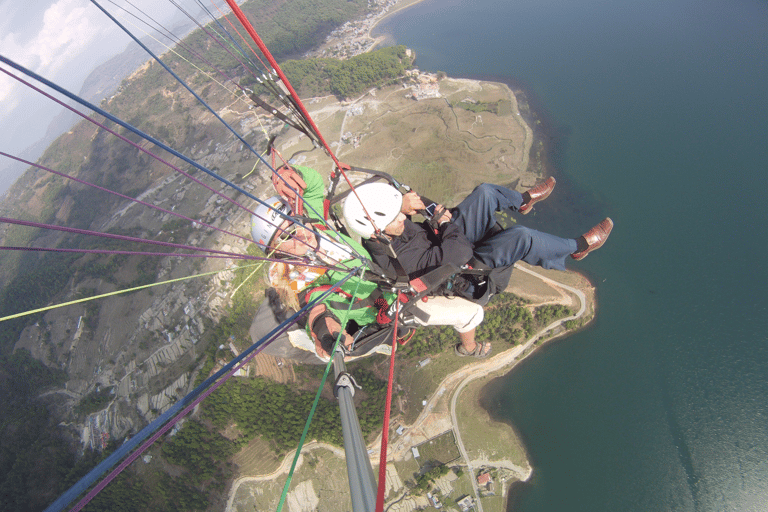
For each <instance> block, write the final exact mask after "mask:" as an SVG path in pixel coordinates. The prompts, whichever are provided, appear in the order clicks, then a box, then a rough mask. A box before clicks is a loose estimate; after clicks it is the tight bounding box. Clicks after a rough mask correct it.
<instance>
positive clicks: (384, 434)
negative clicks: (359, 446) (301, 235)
mask: <svg viewBox="0 0 768 512" xmlns="http://www.w3.org/2000/svg"><path fill="white" fill-rule="evenodd" d="M395 300H396V301H397V309H396V310H395V322H394V326H395V331H394V332H393V333H392V354H390V357H389V380H388V382H387V399H386V404H385V405H384V425H383V426H382V428H381V449H380V450H379V489H378V495H377V497H376V512H382V511H383V510H384V493H385V491H386V487H387V486H386V483H387V444H388V443H389V412H390V410H391V409H392V383H393V382H394V380H395V352H396V349H397V319H398V318H399V316H400V299H399V298H395Z"/></svg>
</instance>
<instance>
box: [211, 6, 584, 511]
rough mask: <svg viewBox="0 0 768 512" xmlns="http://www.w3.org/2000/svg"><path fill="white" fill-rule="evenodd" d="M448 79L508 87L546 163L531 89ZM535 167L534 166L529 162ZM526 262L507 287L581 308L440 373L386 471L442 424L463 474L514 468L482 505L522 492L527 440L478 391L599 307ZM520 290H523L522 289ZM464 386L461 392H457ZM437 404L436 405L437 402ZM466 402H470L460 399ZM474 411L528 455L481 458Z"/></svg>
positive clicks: (532, 147) (375, 454)
mask: <svg viewBox="0 0 768 512" xmlns="http://www.w3.org/2000/svg"><path fill="white" fill-rule="evenodd" d="M422 1H424V0H410V1H409V0H404V1H402V2H398V3H397V4H395V5H393V6H392V8H391V10H388V11H386V12H384V13H382V15H381V17H380V18H379V19H377V20H375V22H374V23H373V24H372V25H371V26H370V27H369V28H368V29H367V31H366V33H365V36H366V37H367V38H368V39H369V40H370V41H372V44H371V45H370V47H369V48H368V49H366V50H365V52H368V51H371V50H373V49H375V48H376V47H378V46H379V45H380V44H381V42H382V41H384V40H385V39H386V37H387V36H386V35H381V36H378V37H373V36H372V32H374V31H375V29H376V28H378V27H379V26H380V24H381V23H382V22H383V21H384V20H387V19H388V18H389V17H390V16H392V15H394V14H395V13H398V12H400V11H403V10H405V9H407V8H409V7H412V6H414V5H416V4H418V3H421V2H422ZM327 43H329V42H328V41H327V42H326V44H327ZM362 53H364V52H362ZM449 78H450V79H452V80H460V81H464V80H466V81H473V82H493V83H496V84H500V85H501V86H503V88H504V89H506V91H507V93H508V94H509V96H511V97H512V98H513V102H514V106H513V107H514V110H516V111H517V113H518V115H519V117H518V118H519V119H520V120H521V121H522V124H523V125H525V127H526V132H527V135H526V139H528V141H529V142H528V144H526V146H527V148H526V151H525V160H526V169H527V170H528V171H533V172H535V173H536V174H537V175H539V176H541V175H542V173H543V172H544V171H545V170H546V169H545V167H546V163H547V162H546V157H544V155H543V153H546V148H544V147H543V146H542V145H541V144H540V143H537V140H540V137H539V136H540V135H541V134H540V133H539V131H538V130H535V129H534V126H535V124H534V121H535V119H536V116H535V115H534V112H533V109H532V108H531V103H532V102H531V100H530V99H529V94H527V93H526V92H525V90H524V89H523V88H521V87H518V84H516V83H514V82H510V80H509V79H508V78H507V79H501V77H495V78H490V77H484V78H477V77H460V78H455V77H449ZM516 91H520V92H522V94H523V95H524V96H523V99H522V101H523V103H524V112H522V111H521V109H520V104H519V102H518V98H517V92H516ZM534 103H535V102H534ZM345 119H346V118H345ZM342 128H343V125H342ZM342 131H343V130H342ZM537 144H538V145H537ZM532 167H534V168H533V169H532ZM526 267H527V266H522V265H520V264H518V265H516V268H517V269H518V272H516V275H517V277H518V280H520V281H522V283H518V284H517V288H518V290H517V291H516V290H514V289H511V288H514V287H515V286H514V285H511V286H510V288H508V289H507V291H511V292H512V293H515V294H516V295H523V296H525V297H526V298H528V299H530V300H532V302H534V303H536V304H545V303H562V301H564V300H566V299H568V298H569V297H576V298H577V299H578V302H579V306H578V311H577V312H576V313H575V314H574V315H572V316H569V317H567V318H563V319H560V320H558V321H555V322H553V323H552V324H550V325H548V326H546V327H544V328H543V329H541V330H540V331H538V332H537V333H536V334H534V335H533V336H532V337H530V338H529V339H528V340H526V341H525V342H524V343H522V344H520V345H517V346H514V347H511V348H509V349H507V350H505V351H504V352H501V353H499V354H496V355H495V356H492V357H491V358H489V359H484V360H479V361H477V362H469V363H467V364H466V365H464V366H463V367H462V368H460V369H458V370H456V371H455V372H453V373H451V374H448V375H445V376H444V377H443V380H442V381H441V382H440V384H438V385H437V386H436V387H435V388H434V390H433V391H432V393H431V395H430V396H429V397H428V399H427V404H426V405H425V406H424V407H423V409H422V411H421V412H420V413H419V415H418V417H417V418H416V420H415V421H414V422H413V423H412V424H411V425H406V426H405V427H406V430H405V432H404V434H403V435H401V436H399V437H398V439H396V440H395V442H394V443H392V442H391V441H390V448H389V450H388V457H387V465H388V469H387V472H388V473H389V472H390V468H389V466H390V465H391V466H392V468H391V469H392V470H393V471H394V463H395V462H398V461H399V462H402V461H404V460H406V458H407V457H408V455H409V454H410V448H411V447H412V446H416V445H418V444H419V443H420V442H424V441H427V440H429V439H430V438H432V437H434V436H436V435H439V434H441V433H443V432H444V431H445V430H446V428H447V429H449V430H452V431H453V432H454V436H455V439H456V444H457V446H458V448H459V450H460V453H461V456H462V459H463V464H462V465H463V466H464V467H465V468H466V473H468V474H474V473H475V472H476V471H477V470H478V469H480V468H482V467H484V466H488V467H495V468H496V469H497V470H501V469H503V470H505V471H506V472H507V474H510V473H511V474H512V475H513V477H511V478H509V479H508V480H506V481H502V482H500V483H499V482H497V485H499V486H500V487H499V488H500V489H501V491H500V495H501V496H500V497H501V498H502V505H501V508H499V506H498V502H496V503H491V504H487V505H486V508H487V509H488V510H491V511H493V510H507V509H508V506H509V500H511V499H512V500H514V499H515V496H516V495H518V494H519V492H518V491H515V489H519V490H520V491H522V488H523V487H524V486H525V485H526V482H529V481H530V479H531V476H532V474H533V471H534V469H533V466H532V465H531V462H530V456H529V455H528V453H527V452H526V450H525V446H524V444H523V441H522V438H521V436H520V434H519V433H518V431H517V429H516V428H515V426H514V425H513V424H511V423H509V422H502V421H497V420H494V419H493V418H491V417H490V411H489V410H488V409H486V408H484V407H483V406H482V404H481V400H480V398H481V396H482V392H483V389H484V388H485V387H486V386H487V385H488V384H489V383H490V382H492V381H493V380H494V379H498V378H501V377H503V376H505V375H508V374H509V373H510V372H511V371H513V370H514V369H515V367H516V366H517V365H518V364H519V363H520V362H521V361H524V360H525V359H527V358H528V357H529V356H531V355H532V354H534V353H535V352H536V350H537V349H538V348H539V347H542V346H544V345H546V344H547V343H548V342H550V341H553V340H557V339H562V338H565V337H567V336H569V335H571V334H573V333H574V332H577V331H579V330H581V329H583V328H584V327H585V326H586V325H587V324H588V323H590V322H591V320H592V319H593V318H594V316H595V313H596V309H597V306H596V300H595V287H594V284H593V283H591V282H590V281H589V279H588V278H587V277H586V276H584V275H583V274H579V273H577V272H575V271H568V272H558V271H544V270H543V269H540V268H537V269H536V271H533V270H530V268H526ZM549 272H556V274H557V276H559V277H558V278H557V279H554V280H553V279H551V278H550V277H547V275H544V274H548V273H549ZM524 276H526V277H527V278H529V279H534V280H538V281H540V282H543V283H549V285H550V286H551V289H554V290H560V292H561V294H560V295H561V296H560V297H554V296H553V295H552V294H550V295H549V296H547V295H546V293H544V295H543V296H537V292H538V291H540V290H535V288H536V287H535V286H533V287H532V286H531V285H530V280H529V281H528V282H526V277H524ZM518 280H515V281H518ZM563 280H565V281H566V282H567V283H568V284H566V282H562V281H563ZM574 282H578V285H575V287H574V286H571V285H572V284H574ZM521 289H522V290H523V291H524V292H525V293H522V294H521V293H520V292H521ZM574 309H575V308H574ZM571 319H586V320H582V322H581V325H579V326H578V327H576V328H575V329H571V330H565V329H564V324H565V322H566V321H568V320H571ZM462 392H466V393H465V394H464V395H463V396H462ZM460 396H461V397H462V398H461V400H459V397H460ZM459 401H461V403H462V407H467V408H469V409H470V411H471V417H473V424H470V425H465V424H464V421H463V420H462V418H459V417H458V415H457V406H458V402H459ZM438 404H439V405H440V407H437V406H438ZM464 404H469V405H466V406H465V405H464ZM443 406H445V407H443ZM438 409H440V412H437V410H438ZM463 412H464V417H466V411H463ZM478 417H483V418H485V417H487V418H488V420H486V421H488V422H489V423H490V424H491V425H490V428H486V429H484V430H483V432H484V433H486V434H487V438H489V439H493V440H495V441H496V444H498V445H499V446H503V448H505V449H506V448H507V446H506V445H504V444H503V443H501V444H499V443H500V442H501V441H500V440H501V439H502V438H503V439H507V440H508V439H509V438H512V439H513V443H515V444H516V445H515V448H516V449H519V451H518V452H517V453H515V452H514V450H513V451H512V452H510V451H508V450H507V451H506V455H511V456H512V457H513V458H515V460H519V459H518V457H519V454H520V453H522V459H523V460H524V461H525V462H524V466H517V465H516V464H514V463H513V462H512V461H511V460H510V459H509V458H508V457H505V454H504V452H502V453H501V454H500V455H502V457H501V459H499V458H493V457H492V458H493V459H494V460H488V459H487V458H486V457H484V452H483V451H482V450H480V451H479V452H478V447H477V446H470V447H469V449H467V448H465V447H464V443H463V441H462V437H463V438H464V439H467V440H469V441H470V443H472V444H474V445H476V444H477V442H476V436H475V432H473V431H472V428H473V427H475V421H474V418H478ZM380 442H381V436H380V435H379V436H378V437H377V439H376V440H374V441H373V442H372V443H370V444H369V445H368V448H369V450H368V453H369V456H370V459H371V462H372V465H373V466H374V467H377V466H378V462H379V451H380ZM317 448H318V447H317V446H307V447H305V449H306V450H307V451H311V450H315V449H317ZM500 449H502V448H500ZM303 453H304V450H302V454H303ZM333 453H335V456H336V457H341V458H343V455H341V454H340V453H339V452H337V451H334V452H333ZM292 457H293V454H290V453H289V454H287V455H286V457H285V460H283V461H281V463H280V465H279V466H278V468H277V469H275V470H274V471H273V472H272V473H269V474H266V475H240V476H238V477H237V478H236V479H235V480H233V481H232V483H231V487H230V489H229V492H228V499H227V508H226V510H233V509H234V508H233V506H234V507H237V505H235V502H236V501H237V498H238V490H239V489H240V486H241V484H244V483H247V482H257V481H264V480H265V479H276V478H278V477H279V475H281V474H283V473H284V470H283V468H285V466H286V461H287V460H289V459H290V458H292ZM388 480H389V477H388ZM470 481H471V484H472V488H473V491H474V496H475V497H479V496H480V493H479V489H478V488H477V482H476V480H475V479H474V478H472V477H470ZM246 488H247V487H246ZM513 491H514V492H513ZM498 498H499V497H498V496H497V497H496V498H495V499H498ZM482 501H486V500H485V499H481V500H480V501H478V504H477V506H478V507H479V510H482V509H483V506H482Z"/></svg>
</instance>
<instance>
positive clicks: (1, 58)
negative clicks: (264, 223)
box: [0, 55, 363, 263]
mask: <svg viewBox="0 0 768 512" xmlns="http://www.w3.org/2000/svg"><path fill="white" fill-rule="evenodd" d="M0 62H3V63H5V64H7V65H9V66H11V67H13V68H14V69H16V70H18V71H20V72H22V73H24V74H25V75H27V76H29V77H31V78H34V79H35V80H37V81H38V82H41V83H43V84H45V85H46V86H48V87H50V88H52V89H54V90H55V91H57V92H59V93H61V94H63V95H65V96H67V97H68V98H70V99H72V100H74V101H76V102H78V103H80V104H81V105H83V106H85V107H87V108H89V109H91V110H93V111H95V112H97V113H98V114H101V115H102V116H104V117H106V118H107V119H109V120H110V121H113V122H115V123H117V124H119V125H120V126H122V127H123V128H125V129H127V130H129V131H131V132H133V133H135V134H136V135H139V136H140V137H143V138H144V139H146V140H148V141H149V142H151V143H152V144H155V145H156V146H158V147H160V148H162V149H164V150H166V151H168V152H169V153H171V154H172V155H174V156H176V157H177V158H180V159H182V160H184V161H185V162H187V163H188V164H190V165H193V166H194V167H196V168H197V169H200V170H201V171H203V172H205V173H206V174H208V175H209V176H212V177H214V178H216V179H218V180H220V181H222V182H224V183H227V184H231V185H232V186H233V187H235V188H236V189H237V190H239V191H241V192H243V193H244V194H246V195H247V196H248V197H250V198H251V199H254V200H255V201H257V202H258V203H259V204H262V205H264V206H266V207H267V208H269V209H270V210H273V211H275V212H277V213H278V214H279V215H280V216H281V217H282V218H285V219H286V220H290V221H291V222H294V223H295V224H298V225H300V226H302V227H304V228H305V229H309V228H307V227H306V226H304V224H303V223H301V222H300V221H298V220H297V219H295V218H293V217H289V216H287V215H285V214H284V213H282V212H279V211H278V210H276V209H275V208H274V207H272V206H271V205H269V204H267V203H266V202H265V201H262V200H261V199H258V198H256V197H254V196H253V195H252V194H250V193H248V192H246V191H245V190H243V189H241V188H240V187H237V186H235V185H234V184H232V183H231V182H229V181H228V180H226V179H225V178H223V177H221V176H219V175H218V174H216V173H215V172H213V171H211V170H209V169H207V168H205V167H204V166H202V165H200V164H198V163H197V162H195V161H194V160H191V159H190V158H187V157H186V156H184V155H182V154H181V153H179V152H178V151H176V150H175V149H172V148H170V147H169V146H167V145H166V144H163V143H162V142H160V141H159V140H157V139H155V138H154V137H152V136H150V135H148V134H146V133H144V132H142V131H141V130H139V129H138V128H135V127H134V126H132V125H130V124H128V123H126V122H125V121H123V120H121V119H119V118H117V117H115V116H113V115H112V114H110V113H108V112H106V111H105V110H103V109H101V108H99V107H97V106H96V105H93V104H92V103H90V102H88V101H86V100H84V99H82V98H80V97H79V96H77V95H75V94H73V93H71V92H69V91H67V90H66V89H64V88H62V87H60V86H58V85H56V84H55V83H53V82H51V81H50V80H47V79H46V78H43V77H42V76H40V75H38V74H37V73H35V72H33V71H31V70H29V69H27V68H25V67H24V66H22V65H20V64H16V63H15V62H13V61H12V60H10V59H8V58H6V57H4V56H3V55H0ZM0 71H2V72H3V73H5V74H6V75H8V76H10V77H11V78H14V79H15V80H17V81H19V82H21V83H23V84H24V85H26V86H28V87H30V88H31V89H33V90H35V91H37V92H39V93H40V94H42V95H44V96H46V97H47V98H49V99H51V100H53V101H55V102H56V103H58V104H59V105H62V106H63V107H65V108H67V109H68V110H70V111H72V112H74V113H76V114H78V115H79V116H81V117H83V118H84V119H86V120H88V121H90V122H91V123H93V124H95V125H96V126H98V127H100V128H102V129H103V130H105V131H107V132H109V133H111V134H112V135H115V136H116V137H118V138H120V139H121V140H123V141H125V142H127V143H128V144H131V145H132V146H133V147H135V148H137V149H138V150H139V151H142V152H143V153H145V154H147V155H149V156H151V157H152V158H154V159H156V160H158V161H159V162H161V163H163V164H165V165H167V166H168V167H170V168H171V169H173V170H175V171H177V172H178V173H180V174H182V175H183V176H185V177H187V178H189V179H190V180H192V181H193V182H195V183H197V184H199V185H201V186H203V187H204V188H205V189H207V190H209V191H210V192H213V193H214V194H216V195H218V196H220V197H222V198H224V199H226V200H227V201H229V202H231V203H232V204H234V205H236V206H239V207H240V208H242V209H243V210H245V211H247V212H248V213H250V214H251V215H254V216H256V217H257V218H260V219H262V220H266V219H264V218H263V217H261V216H259V215H256V213H254V212H253V211H251V210H250V209H248V208H246V207H245V206H243V205H241V204H240V203H238V202H237V201H235V200H234V199H232V198H230V197H228V196H227V195H225V194H222V193H221V192H219V191H218V190H214V189H213V188H212V187H210V186H208V185H206V184H205V183H203V182H202V181H200V180H198V179H197V178H194V177H193V176H192V175H190V174H189V173H187V172H184V171H182V170H181V169H180V168H178V167H176V166H175V165H173V164H171V163H170V162H168V161H166V160H164V159H162V158H160V157H159V156H157V155H155V154H154V153H152V152H150V151H148V150H146V149H145V148H143V147H141V146H139V145H138V144H136V143H135V142H133V141H131V140H130V139H127V138H126V137H123V136H122V135H120V134H118V133H116V132H115V131H113V130H111V129H109V128H107V127H106V126H104V125H103V124H102V123H99V122H98V121H96V120H94V119H92V118H90V117H88V116H86V115H85V114H83V113H82V112H79V111H78V110H77V109H75V108H73V107H71V106H69V105H67V104H66V103H64V102H62V101H60V100H58V99H57V98H54V97H53V96H51V95H50V94H48V93H46V92H45V91H43V90H41V89H40V88H38V87H35V86H34V85H32V84H30V83H29V82H27V81H26V80H24V79H22V78H20V77H17V76H16V75H14V74H13V73H10V72H9V71H7V70H5V69H2V68H0ZM262 161H263V159H262ZM267 166H268V167H269V164H267ZM273 172H274V171H273ZM278 230H279V231H280V232H282V233H284V232H285V231H284V230H282V229H280V228H278ZM310 231H312V230H311V229H310ZM301 242H302V243H305V244H306V242H303V241H301ZM306 245H307V246H308V247H309V244H306ZM352 251H353V252H355V251H354V249H352ZM361 259H363V258H362V257H361ZM337 263H338V262H337Z"/></svg>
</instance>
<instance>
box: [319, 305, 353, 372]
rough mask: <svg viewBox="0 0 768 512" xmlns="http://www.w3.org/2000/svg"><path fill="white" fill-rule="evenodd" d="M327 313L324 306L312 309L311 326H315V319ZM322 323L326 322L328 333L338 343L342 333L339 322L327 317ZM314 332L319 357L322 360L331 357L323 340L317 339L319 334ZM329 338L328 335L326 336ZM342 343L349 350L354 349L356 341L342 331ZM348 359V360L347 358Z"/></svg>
mask: <svg viewBox="0 0 768 512" xmlns="http://www.w3.org/2000/svg"><path fill="white" fill-rule="evenodd" d="M323 311H325V306H324V305H322V304H319V305H317V306H315V307H314V308H312V310H311V311H310V312H309V318H308V322H309V325H313V324H314V321H315V318H317V317H318V316H319V315H320V314H322V312H323ZM321 321H323V322H325V326H326V328H327V332H329V333H331V336H333V343H336V337H337V336H338V333H339V331H341V324H339V322H337V321H336V320H335V319H333V318H330V317H327V316H326V317H325V318H323V319H322V320H321ZM310 330H311V332H312V341H314V342H315V352H317V355H318V356H320V357H321V358H326V357H330V354H328V352H327V351H326V350H325V349H324V348H323V344H322V340H320V338H318V337H317V334H316V333H315V331H314V330H312V329H310ZM326 336H328V334H326ZM341 336H342V338H341V342H342V343H344V346H346V347H347V348H348V349H351V348H352V344H353V343H354V339H353V338H352V336H350V335H349V333H347V331H346V330H345V331H342V334H341ZM345 359H346V358H345Z"/></svg>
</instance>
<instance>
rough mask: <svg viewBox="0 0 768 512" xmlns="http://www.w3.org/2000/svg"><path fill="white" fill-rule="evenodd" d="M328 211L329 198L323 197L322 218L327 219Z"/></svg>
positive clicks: (329, 209)
mask: <svg viewBox="0 0 768 512" xmlns="http://www.w3.org/2000/svg"><path fill="white" fill-rule="evenodd" d="M330 211H331V201H330V199H323V219H325V220H328V215H329V212H330Z"/></svg>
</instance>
